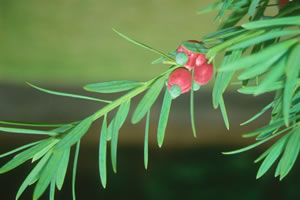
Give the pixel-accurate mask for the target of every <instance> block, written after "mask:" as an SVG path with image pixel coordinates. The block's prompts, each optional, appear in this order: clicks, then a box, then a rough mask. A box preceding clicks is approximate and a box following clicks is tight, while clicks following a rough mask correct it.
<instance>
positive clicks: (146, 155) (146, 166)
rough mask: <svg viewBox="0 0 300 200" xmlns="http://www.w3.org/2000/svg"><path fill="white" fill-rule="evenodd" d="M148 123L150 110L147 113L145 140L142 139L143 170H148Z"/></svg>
mask: <svg viewBox="0 0 300 200" xmlns="http://www.w3.org/2000/svg"><path fill="white" fill-rule="evenodd" d="M149 123H150V110H149V111H148V112H147V117H146V125H145V139H144V166H145V169H147V168H148V138H149Z"/></svg>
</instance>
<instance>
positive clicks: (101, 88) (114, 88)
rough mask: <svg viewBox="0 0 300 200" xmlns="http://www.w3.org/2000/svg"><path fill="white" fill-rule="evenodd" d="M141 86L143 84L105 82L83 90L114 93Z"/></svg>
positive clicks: (134, 82) (89, 85)
mask: <svg viewBox="0 0 300 200" xmlns="http://www.w3.org/2000/svg"><path fill="white" fill-rule="evenodd" d="M143 84H144V83H141V82H136V81H130V80H120V81H107V82H101V83H91V84H87V85H85V86H84V89H85V90H87V91H91V92H99V93H115V92H123V91H126V90H130V89H133V88H136V87H138V86H141V85H143Z"/></svg>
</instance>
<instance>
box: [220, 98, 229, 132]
mask: <svg viewBox="0 0 300 200" xmlns="http://www.w3.org/2000/svg"><path fill="white" fill-rule="evenodd" d="M219 104H220V109H221V113H222V117H223V120H224V123H225V126H226V129H227V130H229V120H228V117H227V112H226V107H225V103H224V99H223V96H221V98H220V103H219Z"/></svg>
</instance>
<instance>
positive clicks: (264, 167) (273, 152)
mask: <svg viewBox="0 0 300 200" xmlns="http://www.w3.org/2000/svg"><path fill="white" fill-rule="evenodd" d="M286 140H287V137H282V138H281V139H280V140H279V141H277V142H276V143H275V144H274V145H273V146H272V147H271V148H270V152H269V154H268V156H267V157H266V158H265V160H264V161H263V163H262V164H261V166H260V168H259V170H258V172H257V175H256V179H259V178H260V177H262V176H263V175H264V174H265V173H266V172H267V171H268V170H269V169H270V168H271V166H272V165H273V164H274V162H275V161H276V160H277V158H279V156H280V154H281V153H282V151H283V149H284V145H285V142H286Z"/></svg>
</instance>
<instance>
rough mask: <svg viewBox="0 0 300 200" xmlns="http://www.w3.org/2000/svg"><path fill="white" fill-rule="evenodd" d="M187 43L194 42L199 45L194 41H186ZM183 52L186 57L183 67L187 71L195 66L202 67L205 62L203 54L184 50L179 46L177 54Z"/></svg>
mask: <svg viewBox="0 0 300 200" xmlns="http://www.w3.org/2000/svg"><path fill="white" fill-rule="evenodd" d="M188 42H194V43H200V42H199V41H196V40H188ZM179 52H184V53H186V55H187V56H188V61H187V62H186V63H185V64H184V66H185V67H186V68H188V69H192V68H194V67H195V66H196V65H202V64H203V63H205V62H206V58H205V54H202V53H197V52H193V51H190V50H188V49H186V48H184V46H183V45H180V46H179V47H178V49H177V53H179Z"/></svg>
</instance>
